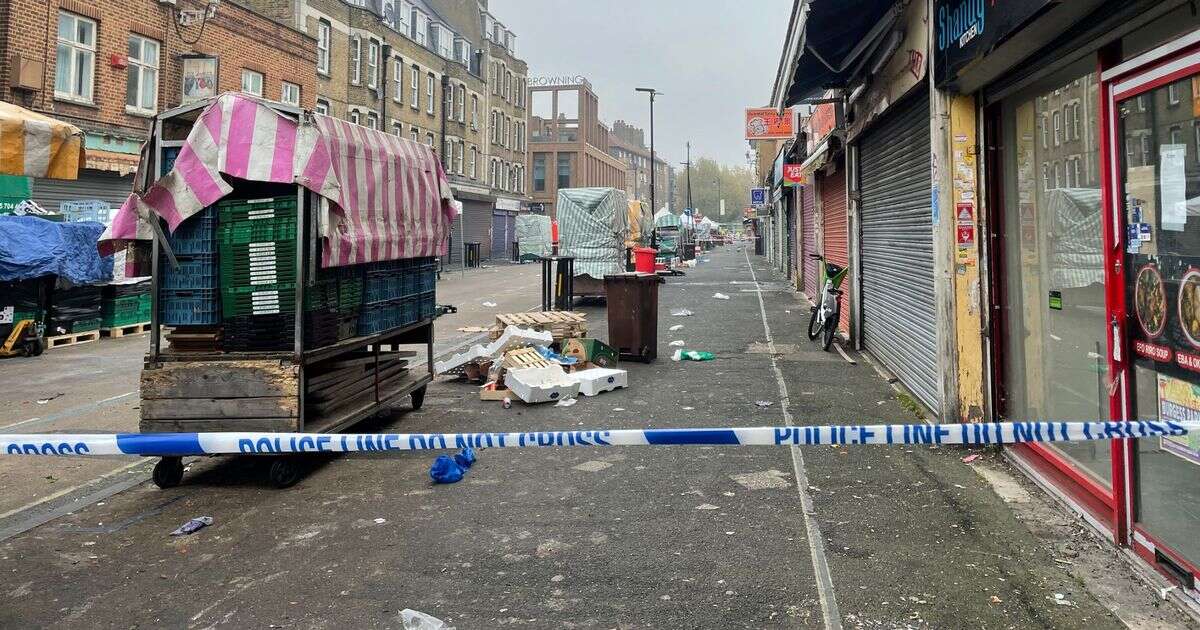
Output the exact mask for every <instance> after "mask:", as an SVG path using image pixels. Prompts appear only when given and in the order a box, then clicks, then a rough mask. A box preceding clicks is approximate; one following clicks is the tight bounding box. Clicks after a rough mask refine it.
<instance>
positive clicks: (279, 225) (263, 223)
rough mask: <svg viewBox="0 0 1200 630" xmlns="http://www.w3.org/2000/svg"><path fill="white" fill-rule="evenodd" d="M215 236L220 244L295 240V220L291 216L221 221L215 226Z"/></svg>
mask: <svg viewBox="0 0 1200 630" xmlns="http://www.w3.org/2000/svg"><path fill="white" fill-rule="evenodd" d="M217 238H218V240H220V242H221V244H222V245H225V244H230V245H240V244H244V243H257V242H263V241H275V242H282V241H291V242H295V240H296V221H295V219H294V218H292V217H282V218H273V219H261V220H257V221H234V222H231V223H222V224H221V227H219V228H217Z"/></svg>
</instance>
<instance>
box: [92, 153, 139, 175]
mask: <svg viewBox="0 0 1200 630" xmlns="http://www.w3.org/2000/svg"><path fill="white" fill-rule="evenodd" d="M140 162H141V156H139V155H131V154H129V153H118V152H116V151H105V150H103V149H89V150H88V152H87V163H86V164H85V166H86V167H87V168H90V169H95V170H98V171H111V172H113V173H118V174H120V175H133V174H134V173H136V172H137V169H138V163H140Z"/></svg>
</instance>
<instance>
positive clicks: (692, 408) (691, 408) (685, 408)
mask: <svg viewBox="0 0 1200 630" xmlns="http://www.w3.org/2000/svg"><path fill="white" fill-rule="evenodd" d="M680 409H683V410H684V411H695V410H696V408H695V407H680Z"/></svg>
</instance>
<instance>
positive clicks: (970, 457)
mask: <svg viewBox="0 0 1200 630" xmlns="http://www.w3.org/2000/svg"><path fill="white" fill-rule="evenodd" d="M977 459H979V453H975V454H974V455H967V456H966V457H964V458H962V463H964V464H970V463H971V462H973V461H975V460H977Z"/></svg>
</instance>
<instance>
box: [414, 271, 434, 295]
mask: <svg viewBox="0 0 1200 630" xmlns="http://www.w3.org/2000/svg"><path fill="white" fill-rule="evenodd" d="M416 277H417V291H416V292H417V293H426V292H428V291H433V290H434V288H436V285H437V265H435V264H426V265H422V266H421V268H420V269H419V271H418V272H417V274H416Z"/></svg>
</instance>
